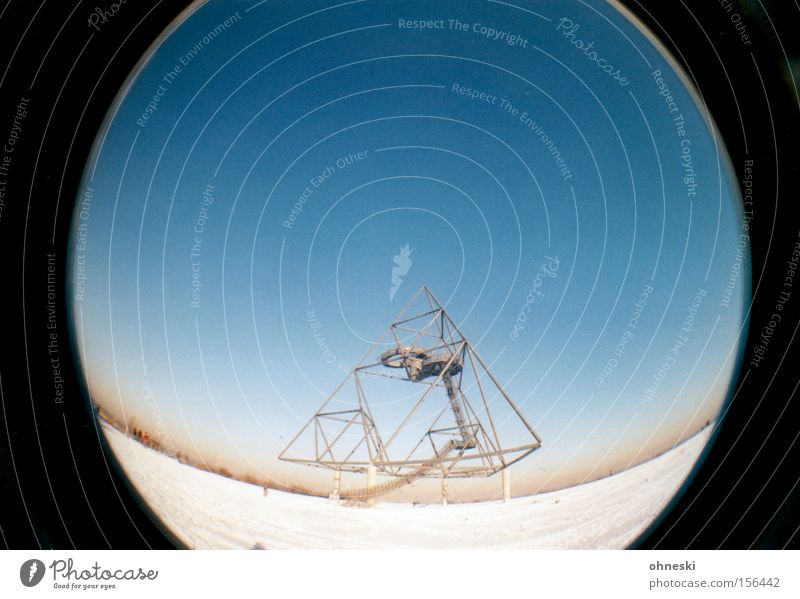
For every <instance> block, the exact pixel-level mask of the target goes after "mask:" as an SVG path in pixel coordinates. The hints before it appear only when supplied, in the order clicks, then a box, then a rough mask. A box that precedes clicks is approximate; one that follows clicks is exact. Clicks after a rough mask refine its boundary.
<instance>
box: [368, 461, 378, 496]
mask: <svg viewBox="0 0 800 599" xmlns="http://www.w3.org/2000/svg"><path fill="white" fill-rule="evenodd" d="M377 474H378V469H377V468H375V465H374V464H370V465H369V466H368V467H367V489H372V487H374V486H375V477H376V475H377ZM367 505H368V506H369V507H372V506H373V505H375V497H374V496H372V495H370V496H369V497H367Z"/></svg>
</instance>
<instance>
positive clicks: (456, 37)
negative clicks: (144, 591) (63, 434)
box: [70, 0, 750, 547]
mask: <svg viewBox="0 0 800 599" xmlns="http://www.w3.org/2000/svg"><path fill="white" fill-rule="evenodd" d="M745 216H746V213H745V211H744V210H743V204H742V198H741V197H740V193H739V188H738V185H737V182H736V180H735V177H734V175H733V170H732V168H731V165H730V162H729V158H728V156H727V153H726V150H725V147H724V144H723V142H722V139H721V137H720V135H719V134H718V131H717V130H716V129H715V126H714V123H713V121H712V119H711V117H710V115H709V114H708V112H707V111H706V109H705V107H704V103H703V100H702V98H701V97H700V96H699V95H698V94H697V92H696V91H695V90H694V88H693V87H692V85H691V83H690V82H689V79H688V78H687V77H686V75H685V74H684V73H683V72H682V71H681V70H680V69H679V68H678V66H677V64H676V63H675V62H674V61H673V59H672V58H671V57H669V56H668V55H667V54H666V52H665V51H664V50H663V49H662V47H661V46H660V45H659V43H658V42H657V41H656V40H655V38H654V37H652V36H651V35H650V34H649V33H648V32H647V31H645V30H644V28H643V27H642V26H640V25H639V24H638V22H636V21H635V20H634V19H633V18H632V17H631V16H630V15H628V14H627V13H626V12H625V11H624V10H623V9H621V8H619V7H618V6H616V5H615V4H613V3H606V2H599V1H598V2H589V1H587V2H542V3H528V2H522V1H519V2H500V1H494V0H489V1H477V0H475V1H469V2H463V1H458V2H456V1H451V2H428V1H424V2H423V1H408V2H378V1H375V0H354V1H348V2H336V1H335V0H333V1H329V0H325V1H317V0H303V1H283V0H272V1H266V2H262V3H243V2H234V1H224V0H223V1H219V2H208V3H196V4H194V5H192V6H191V7H190V8H189V9H187V10H186V11H185V12H184V13H183V14H182V15H181V16H180V17H179V18H178V19H177V20H176V21H175V22H174V23H173V25H172V26H171V27H170V28H169V29H168V30H167V31H165V32H164V34H163V35H162V36H161V37H160V38H159V39H158V40H157V42H156V43H154V45H153V46H152V48H151V50H150V51H149V52H148V54H147V55H146V56H144V57H143V58H142V60H141V62H140V63H139V65H138V67H137V68H136V70H135V71H134V72H133V73H132V74H131V76H130V77H129V79H128V81H127V83H126V85H125V86H124V88H123V89H122V90H121V92H120V94H119V96H118V98H117V101H116V102H115V104H114V106H113V107H112V109H111V110H110V112H109V113H108V116H107V118H106V122H105V125H104V128H103V130H102V131H101V132H100V134H99V135H98V137H97V140H96V142H95V150H94V152H93V155H92V157H91V160H90V162H89V164H88V165H87V167H86V171H85V174H84V180H83V184H82V189H81V192H80V195H79V197H78V199H77V202H76V211H75V214H74V218H73V227H72V233H71V273H70V282H71V293H70V297H71V301H72V305H71V310H72V317H73V320H74V323H73V324H74V329H75V331H76V345H77V347H78V349H79V354H80V358H81V366H82V369H83V373H84V375H85V379H86V382H87V385H88V388H89V391H90V396H91V400H92V402H93V404H94V405H95V406H96V407H97V409H98V413H99V415H100V418H101V420H102V422H103V423H104V426H105V430H106V434H107V436H108V439H109V442H110V446H111V448H112V449H113V450H114V453H115V455H116V457H117V458H118V459H119V461H120V462H121V464H122V466H123V468H124V469H125V471H126V473H127V474H128V476H129V477H130V478H131V480H132V481H133V483H134V485H135V486H136V488H137V490H138V491H139V493H140V494H141V496H142V497H143V499H144V500H145V501H146V502H147V503H148V504H149V506H150V507H151V508H152V510H153V511H154V512H155V513H156V515H158V516H159V517H160V518H161V519H162V520H163V521H164V523H165V524H166V525H167V526H168V527H169V528H170V529H171V530H172V531H173V532H174V533H175V534H177V535H178V537H179V538H181V539H182V540H183V541H184V542H186V543H187V544H188V545H190V546H196V547H205V546H210V547H227V546H235V547H250V546H255V545H263V546H275V547H283V546H287V547H305V546H312V547H316V546H322V547H327V546H331V547H340V546H358V547H373V546H432V547H438V546H447V547H451V546H453V547H455V546H458V547H461V546H475V545H476V543H477V544H478V545H480V546H487V545H488V546H547V547H562V546H563V547H567V546H568V547H595V546H614V547H619V546H624V545H626V544H628V543H630V542H631V541H632V540H633V539H634V538H635V537H636V536H637V535H638V534H639V533H641V531H642V530H643V529H644V528H646V527H647V526H648V525H649V524H650V523H651V522H652V521H653V519H654V518H655V517H656V516H657V515H658V513H659V512H660V511H661V510H662V509H663V508H664V506H665V505H666V504H667V503H668V502H669V500H670V499H671V497H672V496H673V495H674V494H675V493H676V492H677V491H678V490H679V488H680V486H681V484H682V483H683V481H684V480H685V479H686V477H687V476H688V475H689V472H690V471H691V469H692V467H693V465H694V464H695V462H696V460H697V458H698V456H699V455H700V453H701V451H702V448H703V447H704V445H705V443H706V441H707V440H708V438H709V430H710V427H709V426H708V425H709V423H713V422H714V421H716V419H717V418H718V417H719V414H720V411H721V410H722V409H723V407H724V406H725V403H726V400H727V399H728V396H729V388H730V385H731V381H732V379H733V377H734V376H735V374H736V372H737V370H738V364H739V359H740V353H741V347H740V339H742V335H743V327H744V324H745V318H744V310H745V307H746V305H747V302H748V301H749V297H750V253H749V252H750V249H749V242H748V219H747V218H746V217H745ZM423 286H426V287H427V288H428V289H430V290H431V292H432V293H433V294H434V295H435V297H436V298H438V300H439V301H440V302H441V304H442V306H443V307H444V308H445V309H446V310H447V313H448V314H449V315H450V316H451V317H452V318H453V319H454V321H455V322H456V323H458V326H459V328H460V330H461V332H462V333H463V335H464V336H465V337H466V338H467V339H469V341H470V343H471V344H472V345H473V346H474V348H475V350H476V351H477V353H478V354H480V356H481V357H482V358H483V360H484V361H485V362H486V364H487V365H488V367H489V368H490V370H491V372H492V374H493V375H494V376H495V377H496V379H497V380H498V382H499V383H500V384H501V386H502V388H503V389H504V391H505V392H506V393H507V394H508V396H509V397H510V398H512V399H513V401H514V402H515V404H516V405H517V406H518V407H519V409H520V411H521V412H522V413H523V414H524V416H525V417H526V418H527V419H528V420H529V421H530V422H531V423H532V424H533V426H534V427H535V429H536V431H537V433H538V434H539V435H540V436H541V439H542V447H541V449H539V450H538V451H536V452H534V453H533V454H531V455H530V456H528V457H526V458H525V459H523V460H520V461H519V462H517V463H515V464H514V465H513V466H511V467H510V469H509V471H508V473H507V474H510V488H511V499H510V500H509V501H507V502H503V501H502V499H503V486H502V484H501V481H500V478H501V475H500V474H496V475H494V476H490V477H479V478H467V479H459V480H457V481H456V480H452V481H449V482H448V481H446V485H445V486H446V487H447V488H446V490H444V488H443V485H442V481H441V480H439V479H435V478H433V479H425V480H418V481H413V483H412V484H408V485H405V486H403V487H402V488H399V489H397V490H396V491H393V492H392V493H389V494H387V495H386V496H384V497H381V498H380V500H379V501H378V503H377V505H376V506H375V507H374V508H373V509H368V510H359V509H356V507H354V506H348V505H345V504H344V503H343V502H339V503H337V502H335V501H331V500H329V499H327V497H328V495H329V494H330V493H331V489H332V486H333V485H334V475H333V473H332V472H331V471H330V470H328V469H324V468H309V467H308V466H304V465H300V464H295V463H290V462H285V461H282V460H279V459H278V456H279V454H280V453H281V452H282V451H283V450H284V448H285V447H286V446H287V445H288V444H289V442H290V441H291V439H292V438H293V437H294V436H295V434H296V433H297V432H298V431H299V430H301V428H302V426H303V425H304V423H306V422H307V421H308V420H309V418H311V417H312V416H313V415H314V413H315V411H316V410H317V409H318V408H319V406H320V405H321V404H322V403H323V402H324V401H325V400H326V399H327V398H328V397H329V396H330V395H331V394H332V393H333V392H334V391H335V390H336V389H337V387H338V385H339V384H340V383H341V382H342V381H343V380H346V379H348V377H349V375H350V373H351V371H352V369H353V368H354V367H355V366H356V365H358V364H359V363H361V362H362V360H364V359H365V357H366V358H369V359H371V360H372V361H373V362H377V361H379V360H380V355H381V354H382V353H384V352H386V351H389V350H392V348H393V347H397V344H393V342H392V341H391V340H390V339H384V340H381V335H382V334H383V333H384V331H385V329H386V327H387V326H388V325H389V324H390V323H391V322H392V321H393V320H394V319H395V317H396V315H397V314H398V313H399V312H400V310H401V309H402V308H403V306H404V305H405V304H406V303H407V302H408V301H409V300H410V299H411V298H412V297H413V296H414V294H415V293H416V292H417V290H419V289H420V288H421V287H423ZM376 340H378V342H377V343H376V344H375V345H373V343H374V342H375V341H376ZM482 383H485V381H481V380H480V379H478V380H476V381H474V382H473V383H472V386H471V387H470V388H466V387H467V386H465V389H464V392H465V393H466V394H467V395H470V394H473V396H474V397H479V395H477V394H478V386H479V385H480V384H482ZM369 385H371V386H369ZM369 385H367V386H365V389H364V390H363V393H364V394H365V396H366V397H367V399H368V401H369V406H370V408H371V410H372V415H373V416H374V420H375V424H376V426H377V427H378V428H379V429H380V430H381V431H383V430H384V429H385V430H386V431H390V430H392V429H393V428H394V427H396V426H397V425H398V423H400V422H401V421H402V419H403V418H404V417H405V415H406V414H407V413H408V412H409V411H410V410H411V408H412V406H413V405H414V402H415V401H416V397H417V394H416V393H417V390H418V389H417V387H418V385H414V384H409V383H405V384H404V385H403V384H400V385H395V384H392V383H391V381H390V382H386V381H383V380H377V379H375V380H371V381H369ZM367 387H369V388H367ZM442 397H444V395H442ZM501 400H502V397H501V396H500V394H499V393H495V394H489V396H488V398H487V402H486V405H484V406H482V407H481V408H480V410H487V411H491V413H492V414H493V415H494V416H495V422H494V425H496V427H497V431H498V434H499V436H500V437H502V438H503V442H504V443H506V444H507V445H513V444H514V443H515V442H521V441H520V439H521V437H520V434H521V433H520V431H519V430H518V429H519V427H518V426H517V424H516V423H517V421H518V419H516V418H515V417H513V415H508V414H506V412H504V411H503V409H502V401H501ZM358 401H360V399H359V397H357V396H356V394H355V392H354V393H353V394H352V395H347V396H343V397H342V398H341V399H340V398H338V397H336V398H334V402H333V404H332V405H334V406H339V407H341V409H343V410H344V409H347V406H349V405H352V404H353V402H358ZM442 405H443V404H442V403H441V402H440V403H439V404H428V403H426V404H425V405H424V406H422V408H421V409H420V410H419V411H417V412H416V413H415V414H414V416H413V418H412V419H411V420H410V424H409V426H410V427H422V429H423V430H424V428H425V427H427V426H428V425H429V424H430V422H431V421H432V420H433V419H435V418H436V415H437V414H438V413H439V412H438V410H439V409H440V408H441V407H442ZM323 433H327V434H329V435H330V434H336V433H335V431H330V430H329V431H323ZM343 434H344V435H345V438H352V439H353V440H357V439H358V438H359V437H358V435H359V434H362V435H363V431H362V432H359V431H357V430H354V429H350V430H347V431H345V432H344V433H343ZM126 436H127V438H126ZM311 449H313V448H311ZM204 471H205V472H204ZM220 474H222V475H224V476H218V475H220ZM365 480H366V477H365V476H363V475H360V474H357V473H355V474H353V473H351V474H343V475H342V480H341V488H342V489H345V488H357V487H360V486H363V485H364V484H365ZM378 482H379V483H381V482H383V477H379V480H378ZM248 483H250V484H248ZM254 485H255V486H254ZM261 487H263V488H264V489H265V490H264V491H263V492H262V488H261ZM443 495H444V497H445V499H446V500H447V501H446V503H448V505H446V506H442V505H441V503H442V496H443ZM418 504H435V505H428V507H426V510H427V511H425V510H422V509H417V508H413V507H412V506H414V505H418ZM582 515H583V516H582ZM456 523H458V524H456ZM453 527H458V529H459V530H460V531H462V533H463V534H460V535H453V534H452V530H453ZM470 527H472V528H470ZM410 530H411V531H414V530H416V532H408V531H410ZM448 531H449V532H448Z"/></svg>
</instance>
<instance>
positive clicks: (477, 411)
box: [278, 286, 541, 490]
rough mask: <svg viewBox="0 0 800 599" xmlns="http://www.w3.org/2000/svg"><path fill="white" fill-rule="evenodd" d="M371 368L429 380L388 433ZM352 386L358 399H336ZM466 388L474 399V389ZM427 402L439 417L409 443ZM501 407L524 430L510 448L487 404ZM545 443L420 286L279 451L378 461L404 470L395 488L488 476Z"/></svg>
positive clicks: (325, 462)
mask: <svg viewBox="0 0 800 599" xmlns="http://www.w3.org/2000/svg"><path fill="white" fill-rule="evenodd" d="M420 304H421V307H420V310H421V313H417V314H415V315H412V316H407V315H406V313H407V312H408V311H409V310H410V309H411V307H412V306H417V305H420ZM387 341H391V347H392V349H389V350H388V351H385V352H383V353H381V354H380V355H379V356H378V359H377V361H374V362H366V359H367V357H369V356H374V355H375V353H374V352H375V351H376V349H377V347H379V345H380V344H383V345H384V346H385V344H386V342H387ZM365 362H366V363H365ZM372 377H379V378H382V379H387V378H388V379H394V380H396V381H398V383H397V384H400V383H401V382H405V383H409V382H410V383H414V384H417V385H419V386H421V387H422V389H421V392H420V394H419V397H418V399H417V401H416V402H415V404H414V405H413V407H412V408H411V409H410V411H408V413H407V415H406V416H405V418H403V419H402V421H401V422H400V424H399V425H398V426H396V427H394V430H393V431H392V432H391V433H390V434H389V435H388V437H386V440H385V441H384V437H382V436H381V434H380V431H379V429H378V425H377V422H376V419H375V417H374V416H373V414H372V410H371V408H370V403H369V401H368V398H367V391H366V387H367V385H366V383H367V382H368V381H369V380H370V379H371V378H372ZM346 386H352V388H354V390H355V403H354V404H353V407H352V408H348V409H334V406H332V405H331V404H332V403H333V402H334V400H335V399H336V398H337V397H339V396H340V395H341V394H342V393H344V390H345V387H346ZM440 390H443V391H444V393H442V392H441V391H440ZM467 391H468V392H469V393H470V395H472V397H473V398H475V399H477V401H472V400H471V399H470V398H469V397H467V393H466V392H467ZM442 397H446V401H442ZM350 401H351V403H352V402H353V400H352V399H350ZM494 402H497V403H494ZM440 404H441V406H440ZM423 406H427V409H428V411H430V410H431V409H434V410H435V411H434V412H433V413H434V414H435V416H434V418H433V421H432V422H431V423H430V425H429V426H428V427H427V430H425V432H424V434H422V435H421V437H420V438H418V439H417V440H416V442H415V443H413V442H409V440H408V436H409V434H413V431H414V429H415V425H416V424H418V422H417V421H415V420H414V418H415V416H417V415H418V414H419V412H420V410H421V409H422V408H423ZM500 406H502V407H503V408H504V409H505V411H506V412H508V414H509V416H508V417H507V418H512V419H515V420H516V422H515V424H516V425H521V427H519V426H518V428H519V430H521V431H522V434H523V435H524V437H525V438H523V439H521V442H520V443H517V444H516V445H513V446H510V447H505V446H504V445H503V444H502V442H501V440H500V435H499V434H498V427H497V426H496V422H495V419H494V418H493V413H492V409H490V408H493V407H494V408H497V407H500ZM509 409H510V411H509ZM496 411H497V409H495V412H496ZM507 421H508V420H507V419H506V420H505V421H504V422H507ZM312 435H313V452H314V455H313V456H309V455H306V456H305V457H301V455H298V454H302V452H303V451H306V452H309V451H310V446H311V445H312V443H311V442H310V439H309V437H310V436H312ZM404 437H405V439H404ZM301 440H305V444H303V443H302V442H301ZM401 440H402V441H401ZM303 445H304V446H303ZM301 446H302V447H301ZM540 446H541V439H540V438H539V436H538V435H537V434H536V432H535V431H534V429H533V427H532V426H531V425H530V423H529V422H528V421H527V419H526V418H525V415H524V414H523V413H522V411H521V410H520V409H519V407H518V406H517V405H516V404H515V403H514V402H513V401H512V400H511V398H510V397H509V396H508V394H507V393H506V392H505V390H504V389H503V386H502V385H501V384H500V383H499V382H498V381H497V379H496V378H495V377H494V376H493V375H492V373H491V372H490V371H489V368H488V367H487V366H486V364H485V362H484V361H483V360H482V359H481V358H480V356H479V355H478V354H477V352H476V351H475V349H474V348H473V347H472V345H471V344H470V343H469V341H467V339H466V338H465V337H464V336H463V335H462V333H461V331H460V330H459V329H458V326H457V325H456V324H455V322H454V321H453V320H452V319H451V318H450V316H449V315H448V314H447V312H446V311H445V309H444V308H443V307H442V305H441V304H440V303H439V302H438V301H437V300H436V298H435V297H434V296H433V294H432V293H431V291H430V290H429V289H428V288H427V287H426V286H423V287H421V288H420V289H419V290H418V291H417V293H416V294H415V295H414V297H413V298H412V299H411V300H410V301H409V302H408V303H407V304H406V306H405V307H404V308H403V309H402V310H401V312H400V313H399V314H398V316H397V317H396V319H395V321H394V322H392V323H391V324H390V325H389V327H388V328H387V329H386V332H385V333H384V335H383V337H382V338H381V339H380V340H378V341H377V342H376V343H375V344H373V346H372V347H371V348H370V350H369V351H368V352H367V354H366V356H365V358H364V359H363V360H362V362H361V363H360V364H359V365H358V366H356V367H355V368H354V369H353V370H352V371H351V372H350V373H349V374H348V376H347V377H346V378H345V380H344V381H342V383H341V384H340V385H339V386H338V387H337V388H336V389H335V390H334V391H333V393H331V394H330V395H329V396H328V398H327V399H326V400H325V402H324V403H323V404H322V406H321V407H320V408H319V409H318V410H317V412H316V413H315V414H314V415H313V416H312V417H311V418H310V419H309V420H308V421H307V422H306V424H305V425H304V426H303V428H302V429H301V430H300V431H299V432H298V433H297V434H296V435H295V436H294V437H293V438H292V440H291V441H290V442H289V444H288V445H287V446H286V448H285V449H284V450H283V451H282V452H281V454H280V455H279V456H278V457H279V459H281V460H285V461H288V462H295V463H300V464H306V465H309V466H316V467H322V468H329V469H332V470H339V471H350V472H366V471H367V469H368V468H370V467H372V468H374V469H375V471H377V472H379V473H383V474H386V475H390V476H393V477H398V478H399V479H400V480H399V481H397V482H395V483H389V486H391V487H392V488H394V487H397V486H399V484H407V483H409V482H411V481H412V480H413V479H416V478H418V477H436V478H459V477H462V478H463V477H477V476H491V475H493V474H495V473H496V472H499V471H500V470H502V469H504V468H507V467H508V466H510V465H511V464H513V463H514V462H517V461H519V460H521V459H523V458H524V457H526V456H528V455H530V454H531V453H532V452H533V451H535V450H536V449H538V448H539V447H540ZM409 447H410V450H409ZM387 490H388V489H387Z"/></svg>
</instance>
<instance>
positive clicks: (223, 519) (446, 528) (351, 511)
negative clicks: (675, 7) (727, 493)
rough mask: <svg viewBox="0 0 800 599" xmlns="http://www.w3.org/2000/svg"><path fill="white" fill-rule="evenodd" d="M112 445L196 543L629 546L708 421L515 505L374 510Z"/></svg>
mask: <svg viewBox="0 0 800 599" xmlns="http://www.w3.org/2000/svg"><path fill="white" fill-rule="evenodd" d="M105 430H106V435H107V437H108V440H109V443H110V444H111V447H112V449H113V451H114V453H115V454H116V456H117V457H118V459H119V460H120V462H121V463H122V465H123V467H124V468H125V471H126V472H127V474H128V476H129V478H130V479H131V481H132V482H133V484H134V485H135V486H136V488H137V489H138V491H139V493H140V494H141V495H142V497H143V498H144V500H145V501H146V502H147V503H148V504H149V505H150V507H151V508H152V509H153V511H154V512H155V513H156V514H158V515H159V516H160V517H161V518H162V520H163V521H164V523H165V524H166V525H167V526H168V527H169V528H170V529H171V530H172V531H173V532H174V533H175V535H176V536H177V537H178V538H180V539H181V540H182V541H183V542H184V543H186V545H188V546H189V547H193V548H198V549H206V548H237V549H253V548H263V549H286V548H312V549H323V548H334V549H370V548H448V549H457V548H471V547H475V548H478V547H480V548H489V547H493V548H554V549H558V548H573V549H590V548H622V547H625V546H626V545H628V544H629V543H630V542H632V541H633V540H634V539H635V538H636V537H637V536H638V535H639V533H640V532H642V531H643V530H644V529H645V528H646V527H647V526H648V525H649V524H650V523H651V521H652V520H653V518H655V517H656V516H657V515H658V514H659V512H660V511H661V510H662V509H663V507H664V506H665V505H666V504H667V502H668V501H669V499H670V498H671V497H672V495H673V494H674V493H675V491H677V489H678V488H679V487H680V485H681V483H682V482H683V480H684V479H685V478H686V476H687V475H688V473H689V471H690V470H691V468H692V466H693V464H694V462H695V460H696V459H697V457H698V456H699V455H700V452H701V451H702V449H703V446H704V445H705V443H706V441H707V440H708V437H709V431H710V427H709V428H707V429H705V430H704V431H702V432H700V433H699V434H697V435H695V436H694V437H693V438H691V439H689V440H688V441H686V442H685V443H683V444H682V445H680V446H678V447H676V448H674V449H673V450H671V451H669V452H667V453H665V454H663V455H661V456H659V457H657V458H655V459H653V460H650V461H649V462H646V463H644V464H640V465H639V466H636V467H635V468H631V469H630V470H626V471H624V472H621V473H619V474H615V475H613V476H610V477H608V478H604V479H601V480H597V481H594V482H590V483H586V484H583V485H578V486H576V487H571V488H568V489H561V490H559V491H553V492H550V493H542V494H539V495H533V496H530V497H518V498H514V499H512V500H511V501H509V502H508V503H503V502H483V503H471V504H451V505H448V506H442V505H425V506H416V507H413V506H412V505H410V504H397V503H378V504H377V505H376V506H375V507H373V508H369V509H359V508H351V507H344V506H339V505H336V504H335V503H333V502H331V501H328V500H326V499H322V498H319V497H308V496H304V495H295V494H292V493H282V492H280V491H275V490H271V491H270V492H269V495H268V496H267V497H264V495H263V492H262V490H261V488H260V487H257V486H254V485H249V484H246V483H242V482H239V481H235V480H231V479H228V478H224V477H222V476H218V475H216V474H211V473H208V472H203V471H201V470H198V469H196V468H193V467H191V466H186V465H184V464H181V463H180V462H178V461H177V460H174V459H172V458H170V457H168V456H165V455H163V454H160V453H158V452H156V451H153V450H152V449H148V448H146V447H143V446H142V445H140V444H139V443H137V442H136V441H133V440H132V439H129V438H128V437H126V436H125V435H124V434H122V433H120V432H119V431H117V430H115V429H112V428H110V427H106V428H105Z"/></svg>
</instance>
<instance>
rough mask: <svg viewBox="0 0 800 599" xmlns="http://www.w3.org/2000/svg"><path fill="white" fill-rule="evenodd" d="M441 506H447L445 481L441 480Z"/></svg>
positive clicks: (444, 479)
mask: <svg viewBox="0 0 800 599" xmlns="http://www.w3.org/2000/svg"><path fill="white" fill-rule="evenodd" d="M442 505H447V479H446V478H443V479H442Z"/></svg>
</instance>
